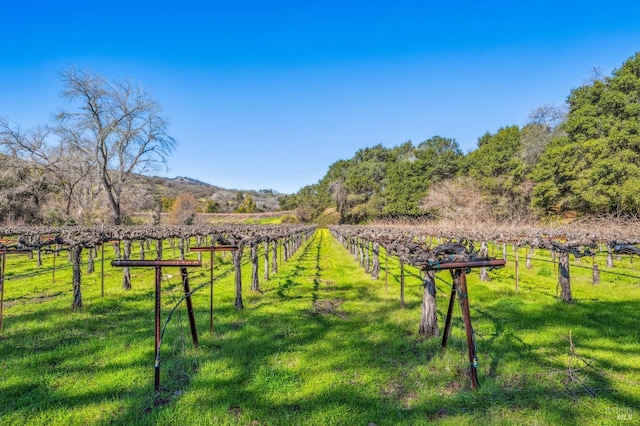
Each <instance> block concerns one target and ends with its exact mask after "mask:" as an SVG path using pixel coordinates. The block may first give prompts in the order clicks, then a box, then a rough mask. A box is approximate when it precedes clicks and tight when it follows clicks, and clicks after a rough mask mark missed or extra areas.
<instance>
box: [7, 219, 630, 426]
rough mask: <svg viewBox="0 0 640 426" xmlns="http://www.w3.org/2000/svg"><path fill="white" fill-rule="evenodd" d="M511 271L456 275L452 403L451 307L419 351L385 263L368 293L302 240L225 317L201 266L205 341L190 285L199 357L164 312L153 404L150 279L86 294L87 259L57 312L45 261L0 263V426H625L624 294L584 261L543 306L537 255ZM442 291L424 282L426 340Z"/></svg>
mask: <svg viewBox="0 0 640 426" xmlns="http://www.w3.org/2000/svg"><path fill="white" fill-rule="evenodd" d="M176 251H177V250H176ZM498 251H499V250H498V249H496V250H495V253H494V255H499V253H498ZM135 253H136V252H134V256H133V257H134V258H135ZM173 254H175V253H173ZM171 255H172V250H171V249H169V248H167V249H165V256H167V257H170V256H171ZM111 256H112V253H111V252H110V251H109V250H108V251H107V259H108V260H110V258H111ZM195 257H196V255H193V254H192V255H190V256H189V258H195ZM523 258H524V250H523V251H522V253H521V262H520V268H521V271H520V289H519V292H518V293H516V292H515V283H514V269H513V262H510V263H509V265H508V266H507V267H506V268H504V269H501V270H495V271H493V272H492V273H491V277H492V280H491V281H490V282H488V283H486V282H485V283H481V282H479V281H478V274H477V271H474V272H472V273H471V274H470V275H469V279H468V282H469V298H470V304H471V315H472V319H473V323H474V328H475V334H476V339H477V352H478V355H479V367H478V368H479V378H480V384H481V387H480V389H479V390H477V391H472V390H471V389H470V383H469V378H468V375H467V366H468V360H467V356H466V340H465V337H464V328H463V325H462V321H461V316H460V309H459V308H458V306H457V305H456V309H455V316H454V321H453V327H452V334H451V338H450V339H449V346H448V347H447V349H446V350H442V349H441V348H440V339H432V340H422V339H420V338H419V336H418V334H417V330H418V321H419V316H420V303H421V298H422V287H421V286H420V284H421V281H420V278H419V276H418V271H417V270H414V269H412V268H408V270H407V276H406V285H407V288H406V306H405V307H404V308H402V307H400V304H399V285H398V280H399V269H398V268H399V267H398V263H397V262H395V261H394V260H393V259H391V260H390V261H389V271H388V272H389V273H388V277H387V278H388V284H387V280H386V279H385V272H384V270H383V271H382V273H381V277H380V279H378V280H372V279H371V278H370V276H368V275H367V274H365V273H364V271H363V270H362V269H361V268H359V266H358V265H357V262H355V261H354V260H353V258H352V257H351V256H350V254H349V253H348V252H347V251H346V250H345V249H344V248H343V247H342V246H340V245H339V244H338V243H337V242H336V241H335V240H333V239H332V238H331V236H330V235H329V233H328V231H326V230H320V231H318V232H317V233H316V234H315V235H314V237H313V238H312V239H310V240H309V241H308V242H307V243H306V244H305V245H304V246H303V247H302V249H301V250H300V251H299V252H298V253H296V255H295V256H294V257H293V258H292V259H290V261H289V262H286V263H284V262H283V263H282V264H281V267H280V272H279V273H278V274H276V275H273V276H272V278H271V280H269V281H262V282H261V288H262V292H251V291H250V290H249V285H248V283H249V282H250V267H251V265H249V264H246V265H245V268H244V270H243V277H244V280H243V281H244V283H245V291H244V302H245V310H244V311H241V312H238V311H236V310H235V309H234V307H233V300H234V297H235V295H234V287H233V276H232V275H233V274H232V273H228V274H227V275H223V273H224V272H225V271H230V270H231V263H230V262H231V258H230V256H227V257H226V258H223V257H218V258H217V259H216V263H215V264H216V275H217V276H219V278H218V279H217V280H216V282H215V290H214V298H215V323H214V333H213V334H210V333H209V330H208V328H209V327H208V326H209V290H208V288H209V287H208V285H205V287H204V288H202V289H201V290H199V291H197V292H196V293H195V295H194V299H195V300H194V305H195V309H196V318H197V323H198V327H199V331H200V347H199V348H194V347H193V344H192V342H191V337H190V332H189V326H188V323H187V319H186V313H185V308H184V306H180V308H179V309H178V310H177V311H176V313H175V314H174V315H173V317H172V319H171V321H170V322H169V325H168V327H167V331H166V334H165V336H164V339H163V344H162V364H161V368H162V378H161V380H162V389H161V391H160V392H159V393H154V391H153V353H154V343H153V324H154V313H153V303H154V302H153V298H154V296H153V294H154V293H153V272H152V271H149V270H146V271H145V270H133V271H132V278H133V289H132V290H130V291H124V290H122V289H121V288H120V287H121V275H122V271H121V270H118V269H115V268H111V267H110V266H106V268H105V271H106V276H105V282H106V285H105V296H104V297H101V289H100V286H101V279H100V278H101V277H100V264H99V262H98V263H97V264H96V270H97V272H96V273H93V274H84V275H83V296H84V304H85V307H84V308H83V309H82V310H81V311H80V312H71V311H70V305H71V284H70V282H71V280H70V273H71V271H70V268H69V267H68V266H67V264H66V261H63V257H59V258H58V266H59V267H58V269H57V270H56V276H55V282H52V281H53V280H52V278H53V277H52V271H51V260H52V258H51V256H50V255H47V256H45V258H44V261H45V264H44V266H43V268H41V269H38V268H36V267H35V261H26V260H25V258H24V257H20V256H11V257H9V258H8V262H7V281H6V282H5V312H4V314H5V318H4V330H3V332H2V333H1V334H0V373H1V376H0V377H1V379H0V424H3V425H4V424H16V425H24V424H61V425H62V424H64V425H68V424H183V425H192V424H193V425H206V424H212V425H218V424H222V425H224V424H230V425H236V424H238V425H272V424H273V425H291V424H303V425H307V424H310V425H332V424H335V425H368V424H369V423H375V424H376V425H398V424H400V425H402V424H406V425H415V424H426V423H429V422H434V421H437V422H440V423H442V424H452V425H460V424H531V425H538V424H540V425H544V424H563V425H584V424H638V423H640V408H639V407H640V280H639V279H637V278H632V277H629V276H620V275H612V274H609V273H608V271H609V269H607V268H606V267H604V260H603V259H598V261H599V263H600V269H601V275H602V283H601V284H599V285H592V284H591V280H590V274H591V272H590V271H589V270H588V269H582V268H572V271H571V272H572V287H573V295H574V299H575V303H574V304H572V305H565V304H563V303H561V302H559V301H558V299H557V298H556V277H555V271H554V269H553V265H552V264H551V263H550V262H549V260H550V258H549V256H548V253H544V252H542V251H540V252H537V253H536V256H535V258H534V261H533V268H532V269H531V270H527V269H526V268H525V267H524V260H523ZM260 259H261V264H260V271H261V272H262V257H261V258H260ZM204 261H205V264H206V265H205V267H203V268H200V269H197V270H193V271H192V273H191V275H190V279H191V285H192V288H194V287H196V286H197V285H199V284H204V283H206V282H207V279H208V258H207V256H206V255H205V256H204ZM630 262H631V259H629V258H626V259H622V260H621V261H619V262H617V265H616V267H615V268H614V269H613V271H615V272H617V273H623V274H627V275H631V276H637V275H640V272H639V271H638V270H639V269H640V268H638V264H637V263H640V261H638V260H637V259H635V262H637V263H634V264H630ZM384 265H385V262H384V258H383V261H382V266H383V267H384ZM582 265H583V266H589V265H588V264H587V263H584V261H583V264H582ZM61 266H62V267H63V268H61ZM163 272H164V273H165V277H164V278H165V279H164V282H163V302H164V303H163V306H164V307H163V318H166V317H167V315H168V313H169V311H170V310H171V308H172V307H173V306H174V305H175V303H176V302H177V301H178V300H179V299H180V297H181V283H180V280H179V273H178V271H177V270H171V269H165V270H164V271H163ZM25 275H27V276H26V277H24V276H25ZM21 276H22V278H20V277H21ZM450 281H451V279H450V277H449V274H448V273H447V272H439V273H438V280H437V285H438V290H439V291H438V310H439V313H440V324H441V326H442V322H443V314H444V312H445V311H446V307H447V301H448V296H449V292H450V287H449V285H450V284H449V283H450ZM571 348H572V349H571Z"/></svg>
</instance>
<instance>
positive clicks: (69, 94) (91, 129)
mask: <svg viewBox="0 0 640 426" xmlns="http://www.w3.org/2000/svg"><path fill="white" fill-rule="evenodd" d="M60 78H61V81H62V85H63V87H64V93H63V96H64V97H65V98H66V99H68V100H69V101H71V102H76V103H77V109H75V110H73V111H62V112H60V113H59V114H58V115H57V121H58V123H59V127H58V132H59V135H60V137H61V138H62V141H63V143H64V144H65V145H66V146H68V147H69V148H70V149H71V150H76V151H78V152H80V153H82V155H83V157H85V158H87V159H90V160H91V161H93V162H95V166H96V172H97V174H98V176H99V178H100V183H101V185H102V188H103V189H104V191H105V193H106V196H107V198H108V200H109V205H110V206H111V210H112V213H113V222H114V223H115V224H117V225H119V224H121V223H122V219H123V212H122V206H121V202H122V195H123V192H124V191H125V190H126V187H127V184H128V183H129V182H130V181H131V180H132V179H133V178H134V177H135V174H136V173H139V174H142V173H146V172H149V171H152V170H155V169H157V168H158V167H159V166H161V165H163V164H165V162H166V159H167V157H168V156H169V154H170V153H171V151H173V148H174V146H175V141H174V139H173V138H172V137H171V136H169V135H168V134H167V125H168V124H167V120H166V119H165V118H164V117H162V116H161V115H160V106H159V105H158V103H156V102H155V100H153V99H152V98H151V97H150V96H149V94H148V93H147V92H145V91H144V90H143V89H142V88H141V87H139V86H134V84H133V83H132V82H131V81H123V82H108V81H106V80H105V79H104V78H103V77H101V76H100V75H97V74H93V73H91V72H89V71H86V70H79V69H77V68H74V67H71V68H69V69H66V70H64V71H62V72H61V74H60Z"/></svg>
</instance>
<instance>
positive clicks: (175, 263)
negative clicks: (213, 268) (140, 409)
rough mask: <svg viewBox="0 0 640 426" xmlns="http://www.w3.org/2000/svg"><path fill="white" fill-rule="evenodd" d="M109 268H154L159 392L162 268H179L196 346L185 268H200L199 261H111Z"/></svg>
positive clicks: (196, 338)
mask: <svg viewBox="0 0 640 426" xmlns="http://www.w3.org/2000/svg"><path fill="white" fill-rule="evenodd" d="M111 266H116V267H125V266H128V267H133V268H135V267H154V268H155V269H156V282H155V285H156V288H155V354H154V355H155V365H154V369H155V372H154V390H155V391H156V392H157V391H159V390H160V343H161V342H160V321H161V315H160V313H161V309H160V308H161V304H160V301H161V285H162V268H163V267H179V268H180V272H181V274H182V278H183V284H184V291H185V299H186V300H187V312H188V314H189V326H190V328H191V335H192V338H193V343H194V345H195V346H198V333H197V331H196V324H195V318H194V316H193V306H192V305H191V295H190V290H189V281H188V278H187V279H185V276H186V275H187V267H192V266H202V262H200V261H199V260H120V259H117V260H112V261H111Z"/></svg>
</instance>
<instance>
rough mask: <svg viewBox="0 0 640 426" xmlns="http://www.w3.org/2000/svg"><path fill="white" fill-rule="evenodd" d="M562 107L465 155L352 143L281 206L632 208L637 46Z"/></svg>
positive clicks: (350, 211) (506, 213)
mask: <svg viewBox="0 0 640 426" xmlns="http://www.w3.org/2000/svg"><path fill="white" fill-rule="evenodd" d="M566 107H567V108H565V107H555V106H543V107H540V108H538V109H536V110H534V111H533V112H532V113H531V115H530V116H529V121H528V122H527V123H526V124H525V125H523V126H516V125H511V126H505V127H502V128H500V129H498V130H497V131H496V132H495V133H491V132H487V133H485V134H484V135H483V136H481V137H480V138H479V139H478V144H477V149H475V150H474V151H472V152H470V153H468V154H466V155H463V154H462V152H461V151H460V149H459V147H458V144H457V142H456V141H455V140H453V139H448V138H444V137H440V136H435V137H433V138H431V139H428V140H426V141H425V142H422V143H420V144H418V145H417V146H414V145H413V144H412V142H405V143H404V144H401V145H398V146H394V147H392V148H386V147H384V146H382V145H376V146H374V147H372V148H364V149H360V150H359V151H357V152H356V154H355V155H354V156H353V158H351V159H348V160H340V161H337V162H336V163H334V164H332V165H331V166H330V167H329V170H328V171H327V174H326V175H325V177H324V178H322V179H321V180H320V181H319V182H318V183H317V184H314V185H310V186H307V187H304V188H302V189H301V190H300V191H299V192H298V193H297V194H294V195H292V196H289V197H287V198H285V199H283V200H282V202H283V204H282V205H283V206H284V207H286V208H287V209H292V208H296V209H298V211H299V212H303V214H301V215H300V216H301V218H302V219H303V220H307V219H310V218H317V217H319V216H321V215H322V214H323V212H325V211H326V209H330V208H334V209H335V210H336V211H337V212H338V213H339V220H340V221H342V222H343V223H354V222H362V221H365V220H367V219H371V218H380V217H383V216H386V215H391V216H396V215H423V214H428V215H431V216H440V217H445V218H450V219H455V220H460V219H466V220H469V219H470V217H471V216H473V218H478V219H482V220H487V219H498V220H505V219H510V220H513V219H515V218H518V219H520V218H522V217H523V216H524V217H533V216H537V217H540V216H548V215H550V214H561V215H566V214H572V215H573V214H578V215H599V214H618V215H622V216H635V215H637V214H638V211H639V209H640V184H639V182H640V54H636V55H634V56H633V57H631V58H630V59H629V60H628V61H627V62H626V63H624V64H623V66H622V67H621V68H620V69H618V70H616V71H614V72H613V74H612V76H611V77H606V78H596V79H593V80H592V81H591V82H590V83H588V84H585V85H583V86H581V87H578V88H575V89H573V90H572V91H571V93H570V95H569V96H568V98H567V105H566ZM567 109H568V111H567Z"/></svg>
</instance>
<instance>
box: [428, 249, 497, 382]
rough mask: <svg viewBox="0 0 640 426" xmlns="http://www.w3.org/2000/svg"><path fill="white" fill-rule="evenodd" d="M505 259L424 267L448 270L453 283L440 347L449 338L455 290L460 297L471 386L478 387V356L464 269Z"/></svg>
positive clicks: (429, 269)
mask: <svg viewBox="0 0 640 426" xmlns="http://www.w3.org/2000/svg"><path fill="white" fill-rule="evenodd" d="M505 264H506V261H505V260H497V259H490V260H471V261H467V262H446V263H439V264H437V265H433V266H429V267H427V268H425V270H426V271H441V270H450V271H451V277H452V278H453V283H452V285H451V298H450V299H449V309H448V310H447V318H446V319H445V326H444V333H443V336H442V347H443V348H445V347H446V346H447V339H448V338H449V330H450V328H451V316H452V314H453V305H454V300H455V296H456V292H457V293H458V296H459V298H460V307H461V308H462V319H463V321H464V327H465V332H466V335H467V346H468V348H469V371H470V376H471V388H472V389H477V388H478V369H477V367H478V357H477V354H476V346H475V336H474V335H473V327H472V326H471V314H470V312H469V294H468V290H467V276H466V270H467V269H468V268H482V267H487V266H504V265H505Z"/></svg>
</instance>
